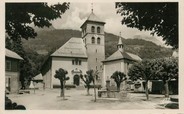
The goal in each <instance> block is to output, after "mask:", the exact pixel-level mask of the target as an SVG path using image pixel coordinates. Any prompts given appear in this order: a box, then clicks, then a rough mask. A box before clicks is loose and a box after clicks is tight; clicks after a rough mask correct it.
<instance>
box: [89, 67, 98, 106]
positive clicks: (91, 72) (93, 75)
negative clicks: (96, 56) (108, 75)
mask: <svg viewBox="0 0 184 114" xmlns="http://www.w3.org/2000/svg"><path fill="white" fill-rule="evenodd" d="M86 74H87V75H88V77H90V78H91V80H92V82H93V86H94V96H95V100H94V102H96V80H97V79H98V71H97V70H96V71H95V70H88V71H87V72H86Z"/></svg>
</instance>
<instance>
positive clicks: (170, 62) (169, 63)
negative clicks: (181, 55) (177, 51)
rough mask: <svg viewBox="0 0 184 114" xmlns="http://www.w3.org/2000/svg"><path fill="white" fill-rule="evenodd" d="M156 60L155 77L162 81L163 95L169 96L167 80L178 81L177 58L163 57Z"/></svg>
mask: <svg viewBox="0 0 184 114" xmlns="http://www.w3.org/2000/svg"><path fill="white" fill-rule="evenodd" d="M155 62H156V64H155V65H156V68H157V72H156V78H157V79H160V80H162V81H163V83H164V88H165V97H169V86H168V82H169V81H170V80H172V79H176V80H177V81H178V59H176V58H164V59H157V60H155Z"/></svg>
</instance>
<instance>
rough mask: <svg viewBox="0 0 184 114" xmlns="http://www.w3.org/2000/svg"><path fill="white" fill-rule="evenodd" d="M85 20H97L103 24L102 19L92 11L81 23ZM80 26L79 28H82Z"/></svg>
mask: <svg viewBox="0 0 184 114" xmlns="http://www.w3.org/2000/svg"><path fill="white" fill-rule="evenodd" d="M86 22H98V23H102V24H105V22H104V21H102V20H101V19H100V18H99V17H97V16H96V15H95V14H94V13H93V11H92V12H91V14H90V15H89V16H88V18H87V20H86V21H85V22H84V23H83V24H82V26H83V25H84V24H85V23H86ZM82 26H81V28H82Z"/></svg>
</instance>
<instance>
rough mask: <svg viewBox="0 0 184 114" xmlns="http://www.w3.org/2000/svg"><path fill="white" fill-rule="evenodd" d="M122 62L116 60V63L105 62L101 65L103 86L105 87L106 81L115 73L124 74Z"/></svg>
mask: <svg viewBox="0 0 184 114" xmlns="http://www.w3.org/2000/svg"><path fill="white" fill-rule="evenodd" d="M124 67H125V66H124V61H123V60H116V61H109V62H105V63H104V65H103V68H104V70H103V83H102V84H103V86H104V87H105V84H106V80H107V79H110V77H111V75H112V74H113V73H114V72H115V71H121V72H124V69H125V68H124Z"/></svg>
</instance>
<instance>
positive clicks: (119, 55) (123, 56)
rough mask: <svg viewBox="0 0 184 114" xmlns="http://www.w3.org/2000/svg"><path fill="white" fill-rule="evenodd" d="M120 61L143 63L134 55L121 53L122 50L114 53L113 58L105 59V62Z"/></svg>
mask: <svg viewBox="0 0 184 114" xmlns="http://www.w3.org/2000/svg"><path fill="white" fill-rule="evenodd" d="M119 59H129V60H132V61H141V60H142V59H141V58H140V57H139V56H137V55H135V54H132V53H128V52H121V51H120V50H117V51H116V52H114V53H113V54H112V55H111V56H109V57H108V58H107V59H105V60H104V61H103V62H108V61H114V60H119Z"/></svg>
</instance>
